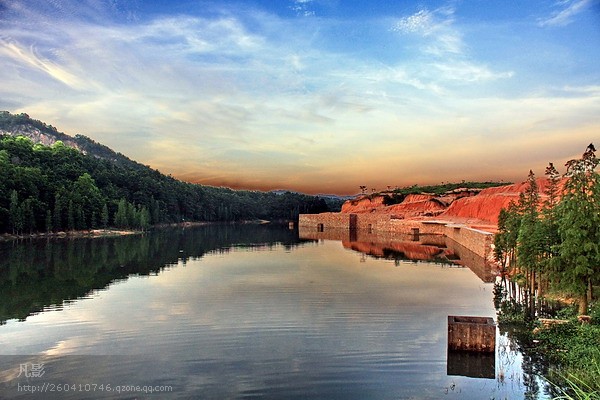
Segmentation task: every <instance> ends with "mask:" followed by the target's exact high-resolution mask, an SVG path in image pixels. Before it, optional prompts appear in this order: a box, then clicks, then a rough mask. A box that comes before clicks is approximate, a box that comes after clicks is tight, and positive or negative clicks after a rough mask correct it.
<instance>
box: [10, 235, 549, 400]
mask: <svg viewBox="0 0 600 400" xmlns="http://www.w3.org/2000/svg"><path fill="white" fill-rule="evenodd" d="M352 239H354V240H352ZM408 242H410V239H406V240H404V239H403V243H405V245H400V244H398V245H396V244H394V243H391V242H388V243H387V244H385V245H381V246H378V244H377V243H376V242H374V241H368V242H364V241H360V240H357V238H351V237H350V238H348V240H326V239H323V238H312V237H309V238H306V235H304V238H303V239H301V238H300V237H299V234H298V231H297V230H296V231H295V230H290V229H288V227H287V226H286V227H281V226H267V225H259V226H257V225H235V226H234V225H222V226H220V225H209V226H202V227H196V228H188V229H170V230H157V231H155V232H151V233H148V234H145V235H139V236H125V237H118V238H97V239H72V240H69V239H61V240H34V241H26V242H20V243H14V242H12V243H0V290H1V291H0V323H1V325H0V354H1V356H0V398H7V399H32V398H44V399H48V398H50V399H53V398H56V399H96V398H115V399H134V398H156V399H163V398H168V399H188V398H201V399H441V398H456V399H520V398H525V396H533V397H530V398H543V395H541V394H539V392H540V391H541V389H540V382H539V381H538V380H537V379H536V378H533V379H532V378H531V377H528V376H527V375H524V373H523V367H522V356H521V354H520V353H519V351H518V349H516V348H515V346H514V345H513V344H512V343H511V342H510V340H509V339H508V338H507V337H506V336H505V335H500V334H499V335H498V336H497V350H496V354H495V355H492V356H469V355H465V354H458V355H457V354H454V353H452V354H448V351H447V317H448V315H470V316H495V310H494V305H493V284H492V283H490V282H484V280H482V279H481V278H480V277H479V276H478V275H477V274H476V273H474V272H473V271H472V270H471V269H469V268H467V267H465V266H464V265H459V264H461V261H460V259H457V258H456V257H454V256H455V255H456V254H455V252H449V251H444V252H443V254H444V257H442V258H439V257H438V258H436V257H433V258H432V259H431V260H430V261H423V260H421V261H414V260H411V259H410V256H411V255H413V258H414V254H413V253H415V251H416V253H415V254H421V253H423V252H419V251H417V250H414V249H413V248H412V247H411V245H410V243H408ZM390 243H391V244H390ZM403 246H404V247H403ZM438 246H439V247H440V248H442V249H447V247H446V246H445V245H444V244H443V243H442V244H438ZM365 248H368V250H365ZM406 249H412V250H410V251H409V250H406ZM424 253H427V251H425V252H424ZM438 253H439V252H438ZM450 253H452V254H450ZM417 258H418V257H417ZM462 264H465V262H464V261H463V262H462ZM485 280H487V279H485Z"/></svg>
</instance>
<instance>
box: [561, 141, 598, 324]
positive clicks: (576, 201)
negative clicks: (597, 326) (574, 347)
mask: <svg viewBox="0 0 600 400" xmlns="http://www.w3.org/2000/svg"><path fill="white" fill-rule="evenodd" d="M595 151H596V149H595V148H594V146H593V144H590V145H589V146H588V147H587V149H586V151H585V153H584V154H583V156H582V158H580V159H575V160H570V161H569V162H567V164H566V166H567V173H566V176H567V181H566V182H565V190H564V195H563V197H562V200H561V202H560V204H559V206H558V207H559V209H558V215H559V219H558V231H559V234H560V238H561V244H560V247H559V254H560V264H559V268H558V269H559V271H558V272H559V274H560V276H561V279H560V283H561V285H562V286H565V287H566V288H568V289H569V290H570V291H571V292H572V293H573V294H575V295H576V296H578V297H579V299H580V300H579V312H580V313H581V314H585V313H586V312H587V308H588V304H589V302H590V301H591V300H592V297H593V292H592V288H593V285H594V284H598V283H599V281H600V228H599V227H600V201H599V200H600V176H599V174H598V173H597V172H596V171H595V168H596V167H597V166H598V158H597V157H596V154H595Z"/></svg>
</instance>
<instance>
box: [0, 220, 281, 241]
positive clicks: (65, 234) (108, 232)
mask: <svg viewBox="0 0 600 400" xmlns="http://www.w3.org/2000/svg"><path fill="white" fill-rule="evenodd" d="M269 223H272V221H266V220H256V221H235V222H226V221H186V222H174V223H170V224H157V225H152V226H151V227H150V228H149V229H147V230H145V231H141V230H135V229H117V228H107V229H89V230H83V231H61V232H35V233H28V234H19V235H15V234H11V233H3V234H0V242H11V241H19V240H37V239H82V238H87V239H96V238H105V237H118V236H129V235H141V234H144V233H146V232H148V231H150V230H153V229H166V228H176V227H180V228H184V229H185V228H191V227H196V226H205V225H213V224H240V225H245V224H257V225H263V224H269Z"/></svg>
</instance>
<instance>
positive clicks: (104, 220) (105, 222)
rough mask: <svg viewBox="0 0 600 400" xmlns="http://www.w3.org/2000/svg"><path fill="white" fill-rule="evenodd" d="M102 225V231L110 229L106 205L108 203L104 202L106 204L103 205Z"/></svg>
mask: <svg viewBox="0 0 600 400" xmlns="http://www.w3.org/2000/svg"><path fill="white" fill-rule="evenodd" d="M100 223H101V224H102V229H106V228H107V227H108V206H107V205H106V202H104V204H103V205H102V213H101V215H100Z"/></svg>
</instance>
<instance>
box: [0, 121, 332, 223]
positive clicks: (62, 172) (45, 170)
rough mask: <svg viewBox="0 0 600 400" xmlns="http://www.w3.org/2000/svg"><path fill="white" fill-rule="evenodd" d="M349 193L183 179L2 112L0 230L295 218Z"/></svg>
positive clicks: (326, 207)
mask: <svg viewBox="0 0 600 400" xmlns="http://www.w3.org/2000/svg"><path fill="white" fill-rule="evenodd" d="M341 203H342V201H340V200H337V201H336V200H333V199H331V198H327V199H324V198H322V197H318V196H309V195H305V194H301V193H292V192H289V191H285V192H283V193H280V194H275V193H267V192H259V191H247V190H232V189H228V188H219V187H212V186H204V185H197V184H191V183H187V182H182V181H179V180H177V179H174V178H173V177H171V176H167V175H164V174H162V173H161V172H159V171H157V170H154V169H152V168H150V167H147V166H145V165H142V164H140V163H137V162H135V161H133V160H131V159H129V158H127V157H126V156H124V155H123V154H120V153H117V152H115V151H113V150H111V149H110V148H108V147H107V146H104V145H102V144H99V143H96V142H95V141H93V140H92V139H90V138H88V137H85V136H83V135H76V136H75V137H72V136H69V135H66V134H64V133H62V132H59V131H58V130H57V129H56V128H55V127H53V126H51V125H47V124H45V123H43V122H41V121H38V120H35V119H32V118H30V117H29V116H28V115H27V114H16V115H15V114H11V113H10V112H7V111H1V112H0V233H2V232H10V233H29V232H38V231H64V230H84V229H90V228H96V227H106V226H114V227H127V228H142V229H145V228H147V227H149V226H151V225H155V224H162V223H173V222H182V221H186V222H188V221H248V220H293V219H297V218H298V215H299V214H301V213H318V212H324V211H337V210H339V209H340V208H341Z"/></svg>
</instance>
